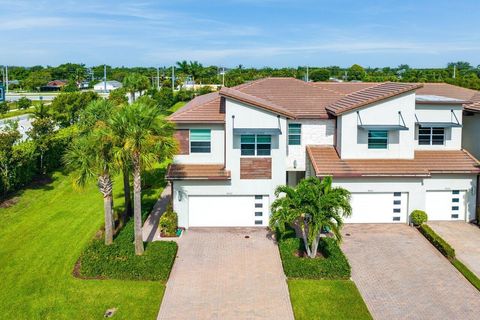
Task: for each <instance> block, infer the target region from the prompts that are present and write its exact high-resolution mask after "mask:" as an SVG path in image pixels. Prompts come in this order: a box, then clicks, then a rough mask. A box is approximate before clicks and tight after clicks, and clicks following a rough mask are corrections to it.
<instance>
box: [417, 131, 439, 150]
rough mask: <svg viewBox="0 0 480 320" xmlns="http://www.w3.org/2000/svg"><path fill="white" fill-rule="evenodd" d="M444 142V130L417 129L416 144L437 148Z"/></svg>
mask: <svg viewBox="0 0 480 320" xmlns="http://www.w3.org/2000/svg"><path fill="white" fill-rule="evenodd" d="M444 142H445V128H425V127H420V128H418V144H419V145H422V146H425V145H430V146H439V145H443V144H444Z"/></svg>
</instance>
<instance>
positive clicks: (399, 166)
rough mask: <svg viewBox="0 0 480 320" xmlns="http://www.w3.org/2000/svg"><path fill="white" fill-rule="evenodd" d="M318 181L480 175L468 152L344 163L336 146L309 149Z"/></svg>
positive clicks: (427, 153)
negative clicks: (439, 174) (460, 174)
mask: <svg viewBox="0 0 480 320" xmlns="http://www.w3.org/2000/svg"><path fill="white" fill-rule="evenodd" d="M307 154H308V157H309V159H310V161H311V162H312V165H313V167H314V170H315V175H316V176H318V177H324V176H329V175H331V176H334V177H383V176H385V177H395V176H399V177H400V176H401V177H405V176H407V177H429V176H431V174H435V173H443V174H445V173H472V174H478V173H480V167H479V162H478V160H477V159H475V158H474V157H473V156H472V155H470V154H469V153H468V152H467V151H464V150H452V151H415V156H414V159H340V157H339V155H338V153H337V151H336V150H335V148H334V147H333V146H307Z"/></svg>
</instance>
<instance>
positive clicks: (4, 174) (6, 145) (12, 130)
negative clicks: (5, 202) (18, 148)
mask: <svg viewBox="0 0 480 320" xmlns="http://www.w3.org/2000/svg"><path fill="white" fill-rule="evenodd" d="M20 138H21V135H20V133H19V132H18V122H7V124H6V125H5V126H4V127H3V128H0V179H1V180H0V181H1V182H2V189H3V195H6V194H7V193H8V192H9V191H10V188H11V181H12V180H13V176H14V174H15V173H14V171H13V170H12V169H13V166H14V165H15V163H14V162H15V161H14V160H13V159H14V158H13V147H14V145H15V144H16V143H17V142H18V141H20Z"/></svg>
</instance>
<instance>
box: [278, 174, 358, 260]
mask: <svg viewBox="0 0 480 320" xmlns="http://www.w3.org/2000/svg"><path fill="white" fill-rule="evenodd" d="M275 195H276V197H277V199H276V200H275V201H274V202H273V204H272V216H271V217H270V226H271V227H278V228H279V229H280V231H284V229H285V225H286V224H287V225H290V226H291V227H293V228H294V229H296V230H298V231H299V232H300V234H301V236H302V240H303V243H304V245H305V250H306V252H307V255H308V256H309V257H310V258H315V256H316V254H317V250H318V244H319V241H320V235H321V232H322V230H325V229H328V230H330V231H331V232H332V233H333V234H334V235H335V237H336V238H337V239H338V240H339V241H340V240H341V239H342V235H341V232H340V230H341V227H342V226H343V218H345V217H348V216H350V215H351V212H352V208H351V206H350V192H348V191H347V190H345V189H343V188H339V187H337V188H334V187H332V178H331V177H325V178H323V179H322V180H320V179H318V178H316V177H310V178H307V179H304V180H301V181H300V182H299V184H298V185H297V186H296V187H290V186H279V187H277V189H276V190H275Z"/></svg>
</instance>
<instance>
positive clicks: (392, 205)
mask: <svg viewBox="0 0 480 320" xmlns="http://www.w3.org/2000/svg"><path fill="white" fill-rule="evenodd" d="M350 204H351V206H352V216H351V217H350V218H348V219H346V220H345V222H346V223H398V222H400V223H406V222H407V208H408V193H406V192H389V193H387V192H385V193H380V192H368V193H352V197H351V202H350Z"/></svg>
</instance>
